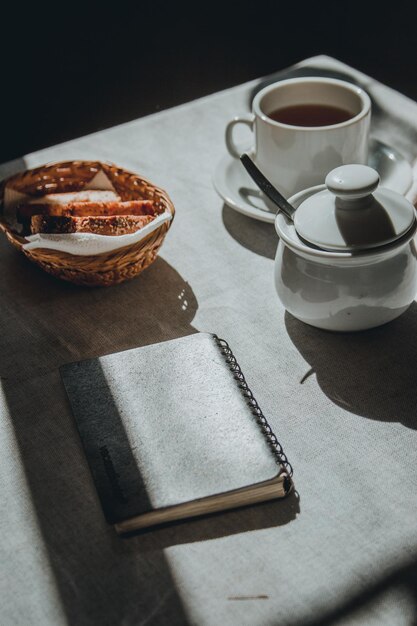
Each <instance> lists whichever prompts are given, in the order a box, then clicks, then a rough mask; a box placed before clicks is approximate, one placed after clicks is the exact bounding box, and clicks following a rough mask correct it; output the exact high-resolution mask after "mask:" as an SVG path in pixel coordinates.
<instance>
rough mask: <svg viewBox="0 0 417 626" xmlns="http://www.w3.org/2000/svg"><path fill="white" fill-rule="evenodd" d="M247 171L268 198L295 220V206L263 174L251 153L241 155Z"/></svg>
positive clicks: (290, 218) (289, 217)
mask: <svg viewBox="0 0 417 626" xmlns="http://www.w3.org/2000/svg"><path fill="white" fill-rule="evenodd" d="M240 160H241V161H242V163H243V165H244V167H245V169H246V171H247V172H248V174H249V176H250V177H251V178H252V180H253V181H255V183H256V184H257V186H258V187H259V189H260V190H261V191H263V192H264V194H265V195H266V196H268V198H269V199H270V200H271V201H272V202H273V203H274V204H276V205H277V207H278V208H279V209H281V211H282V212H283V213H284V214H285V215H286V216H287V217H288V219H289V220H291V221H292V222H293V221H294V213H295V208H294V207H293V206H292V205H291V204H290V203H289V202H288V200H286V199H285V198H284V196H283V195H282V194H281V193H280V192H279V191H278V189H276V188H275V187H274V186H273V185H272V183H270V182H269V180H268V179H267V178H266V177H265V176H264V175H263V174H262V172H261V170H260V169H259V168H258V167H257V166H256V165H255V163H254V162H253V161H252V159H251V158H250V156H249V155H247V154H242V156H241V157H240Z"/></svg>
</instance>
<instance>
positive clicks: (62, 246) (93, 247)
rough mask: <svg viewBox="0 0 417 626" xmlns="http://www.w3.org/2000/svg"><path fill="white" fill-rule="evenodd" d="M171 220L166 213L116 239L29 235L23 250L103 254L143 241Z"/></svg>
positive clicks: (69, 235) (89, 234)
mask: <svg viewBox="0 0 417 626" xmlns="http://www.w3.org/2000/svg"><path fill="white" fill-rule="evenodd" d="M171 219H172V215H171V213H170V212H169V211H165V212H164V213H161V215H158V216H157V217H156V218H155V219H154V220H153V221H152V222H150V223H149V224H146V226H144V227H143V228H141V229H140V230H138V231H136V232H135V233H131V234H129V235H118V236H115V237H113V236H110V235H96V234H94V233H68V234H63V235H48V234H44V233H38V234H36V235H28V236H27V237H26V239H27V240H28V242H29V243H25V244H23V248H24V249H25V250H34V249H36V248H47V249H49V250H60V251H61V252H68V253H69V254H76V255H81V256H89V255H91V254H103V253H105V252H111V251H112V250H117V249H118V248H124V247H125V246H129V245H130V244H132V243H137V242H138V241H141V239H144V237H146V236H147V235H149V233H152V232H153V231H154V230H156V229H157V228H158V227H159V226H160V225H161V224H163V223H164V222H169V221H170V220H171Z"/></svg>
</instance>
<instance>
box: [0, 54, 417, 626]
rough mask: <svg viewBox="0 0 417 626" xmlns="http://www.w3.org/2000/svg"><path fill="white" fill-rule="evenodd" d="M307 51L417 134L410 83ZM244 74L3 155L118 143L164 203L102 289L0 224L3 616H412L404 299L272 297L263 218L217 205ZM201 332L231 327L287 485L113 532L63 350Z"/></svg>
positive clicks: (35, 157) (402, 619)
mask: <svg viewBox="0 0 417 626" xmlns="http://www.w3.org/2000/svg"><path fill="white" fill-rule="evenodd" d="M306 65H307V66H313V67H324V68H334V69H335V70H337V71H342V72H347V73H348V74H350V75H353V76H354V77H356V78H357V79H358V80H360V81H361V82H362V83H363V85H364V87H365V88H366V89H367V90H368V92H369V93H370V94H371V96H372V97H373V100H374V118H373V133H374V134H375V135H376V136H378V137H379V138H380V139H382V140H384V141H394V142H395V145H396V147H397V148H398V149H400V150H402V151H403V153H404V154H406V155H407V157H408V158H410V159H411V158H412V157H413V156H414V155H415V154H416V152H417V149H416V146H417V143H416V139H417V104H415V103H414V102H412V101H411V100H409V99H407V98H405V97H403V96H401V95H400V94H398V93H396V92H394V91H392V90H390V89H388V88H387V87H385V86H383V85H381V84H379V83H376V82H375V81H373V80H372V79H370V78H369V77H367V76H364V75H362V74H360V73H358V72H356V71H354V70H352V69H351V68H348V67H347V66H345V65H343V64H340V63H339V62H338V61H336V60H333V59H330V58H328V57H316V58H313V59H309V60H307V61H305V62H304V63H303V64H301V67H305V66H306ZM298 69H299V68H298ZM258 82H259V81H253V82H251V83H248V84H245V85H242V86H239V87H236V88H232V89H229V90H227V91H224V92H221V93H218V94H215V95H212V96H209V97H206V98H203V99H201V100H197V101H195V102H191V103H189V104H185V105H182V106H179V107H177V108H174V109H171V110H168V111H164V112H161V113H157V114H155V115H151V116H150V117H147V118H143V119H139V120H136V121H133V122H130V123H128V124H125V125H122V126H119V127H115V128H112V129H109V130H106V131H102V132H99V133H96V134H94V135H90V136H87V137H82V138H80V139H76V140H74V141H71V142H69V143H65V144H62V145H58V146H55V147H52V148H48V149H46V150H42V151H40V152H37V153H35V154H30V155H27V156H25V157H24V158H22V159H19V160H17V161H15V162H12V163H9V164H5V165H3V166H2V167H1V168H0V173H1V175H2V176H5V175H6V174H9V173H11V172H13V171H17V170H19V169H22V167H33V166H35V165H39V164H42V163H44V162H47V161H52V160H61V159H73V158H83V159H101V160H111V161H114V162H116V163H118V164H120V165H121V166H123V167H126V168H128V169H129V168H130V169H132V170H134V171H138V172H140V173H142V174H144V175H145V176H147V177H149V178H150V179H151V180H152V181H154V182H155V183H156V184H158V185H160V186H162V187H163V188H165V189H166V190H167V191H168V192H169V194H170V195H171V197H172V200H173V202H174V204H175V206H176V209H177V216H176V219H175V222H174V225H173V227H172V229H171V230H170V232H169V233H168V236H167V238H166V241H165V243H164V246H163V248H162V251H161V254H160V256H159V258H158V259H157V261H156V262H155V263H154V264H153V265H152V266H151V267H150V268H149V269H148V270H146V271H145V272H144V273H143V274H142V275H141V276H139V277H138V278H137V279H134V280H132V281H131V282H127V283H125V284H122V285H119V286H117V287H114V288H109V289H99V288H97V289H87V288H82V287H77V286H74V285H70V284H66V283H65V282H61V281H58V280H55V279H53V278H52V277H50V276H48V275H47V274H45V273H43V272H42V271H41V270H39V269H38V268H37V267H35V266H34V265H32V264H30V263H29V262H28V261H27V260H26V259H25V258H24V257H23V255H20V254H19V253H18V252H17V251H15V250H14V249H13V248H12V247H11V246H10V245H9V244H8V242H7V241H6V238H5V237H2V238H1V239H0V256H1V268H2V271H1V273H0V355H1V357H0V376H1V381H0V382H1V393H0V416H1V420H0V482H1V514H0V537H1V541H0V590H1V591H0V622H1V624H2V625H3V626H9V625H10V626H11V625H13V626H16V625H20V624H22V625H26V624H42V625H49V624H51V625H54V626H56V625H59V624H71V625H72V624H74V625H75V624H76V625H77V626H78V625H84V624H100V625H101V626H102V625H105V624H111V625H114V624H123V625H124V626H127V625H133V624H135V625H137V624H146V625H150V624H158V625H159V624H163V625H164V624H169V625H170V626H173V625H175V624H187V623H189V624H199V625H200V624H202V625H216V626H217V625H239V626H242V625H248V626H255V625H261V624H262V625H275V624H280V625H281V624H288V625H296V624H297V625H298V624H303V625H306V624H330V623H335V621H336V620H337V619H341V622H340V623H343V624H353V623H355V624H367V625H369V624H378V625H380V624H389V625H390V626H392V625H394V624H411V623H414V622H415V620H416V619H417V606H416V603H415V596H416V573H417V560H416V559H417V536H416V501H417V469H416V468H417V463H416V453H415V450H416V445H417V431H416V429H417V415H416V408H415V407H416V400H417V367H416V356H417V349H416V337H417V306H416V305H415V304H413V305H412V306H411V308H410V309H409V311H408V312H407V313H405V314H404V315H403V316H402V317H401V318H399V319H398V320H396V321H394V322H392V323H391V324H390V325H387V326H386V327H382V328H379V329H374V330H372V331H367V332H364V333H359V334H356V335H337V334H331V333H326V332H323V331H319V330H317V329H314V328H311V327H308V326H305V325H303V324H302V323H300V322H298V321H297V320H295V319H294V318H292V317H291V316H289V315H288V314H286V313H285V311H284V310H283V308H282V306H281V305H280V303H279V301H278V299H277V296H276V294H275V290H274V285H273V257H274V253H275V249H276V245H277V238H276V235H275V232H274V229H273V227H272V226H271V225H269V224H263V223H260V222H257V221H254V220H251V219H250V218H247V217H245V216H243V215H241V214H239V213H237V212H235V211H233V210H232V209H230V208H228V207H227V206H223V203H222V201H221V200H220V199H219V197H218V196H217V195H216V193H215V191H214V189H213V186H212V182H211V177H212V173H213V171H214V168H215V166H216V164H217V162H218V160H219V159H220V158H221V156H222V155H223V153H224V150H225V148H224V139H223V134H224V128H225V124H226V122H227V121H228V120H229V119H230V118H231V117H233V116H234V115H235V114H237V113H239V112H243V111H245V110H246V109H247V108H248V102H249V97H250V93H251V91H252V90H253V89H254V88H256V87H257V85H258ZM195 331H207V332H215V333H217V334H218V335H219V336H221V337H224V338H225V339H226V340H227V341H228V342H229V343H230V345H231V347H232V349H233V351H234V352H235V354H236V357H237V359H238V361H239V362H240V365H241V367H242V369H243V371H244V372H245V374H246V378H247V380H248V383H249V385H250V386H251V388H252V389H253V391H254V394H255V395H256V397H257V399H258V402H259V404H260V405H261V407H262V409H263V411H264V413H265V415H266V416H267V417H268V419H269V421H270V422H271V425H272V427H273V429H274V431H275V432H276V433H277V435H278V438H279V439H280V440H281V442H282V444H283V446H284V449H285V451H286V452H287V454H288V456H289V458H290V460H291V462H292V464H293V466H294V470H295V474H294V478H295V484H296V489H297V493H296V494H293V495H292V496H291V497H289V498H288V499H286V500H285V501H280V502H272V503H265V504H262V505H259V506H256V507H250V508H247V509H244V510H239V511H233V512H228V513H225V514H221V515H218V516H216V517H212V518H208V519H200V520H195V521H192V522H186V523H183V524H180V525H178V526H170V527H167V528H162V529H159V530H157V531H154V532H148V533H146V534H143V535H140V536H137V537H135V538H131V539H128V540H122V539H120V538H118V537H117V536H116V535H115V533H114V531H113V529H112V528H111V527H109V526H107V525H106V523H105V521H104V519H103V516H102V512H101V509H100V506H99V502H98V499H97V496H96V493H95V490H94V487H93V484H92V480H91V477H90V474H89V470H88V466H87V463H86V460H85V458H84V455H83V452H82V449H81V445H80V441H79V438H78V434H77V432H76V429H75V425H74V422H73V418H72V415H71V412H70V409H69V406H68V403H67V400H66V397H65V393H64V389H63V386H62V383H61V380H60V377H59V373H58V369H57V368H58V367H59V366H60V365H61V364H63V363H67V362H70V361H74V360H78V359H82V358H90V357H94V356H97V355H102V354H105V353H109V352H114V351H117V350H123V349H127V348H132V347H136V346H141V345H145V344H149V343H153V342H155V341H162V340H166V339H171V338H174V337H179V336H183V335H186V334H189V333H192V332H195ZM338 623H339V622H338Z"/></svg>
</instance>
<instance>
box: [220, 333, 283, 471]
mask: <svg viewBox="0 0 417 626" xmlns="http://www.w3.org/2000/svg"><path fill="white" fill-rule="evenodd" d="M214 338H215V340H216V342H217V345H218V346H219V348H220V349H221V351H222V352H223V354H224V356H225V357H226V362H227V363H228V364H229V366H230V369H231V371H232V372H233V375H234V377H235V379H236V380H237V381H238V383H239V387H240V388H241V389H242V392H243V395H244V396H245V397H246V398H247V402H248V405H249V407H250V408H251V410H252V413H253V415H254V416H255V417H256V420H257V422H258V424H259V425H260V427H261V428H262V431H263V433H264V435H265V437H266V440H267V442H268V444H269V446H270V448H271V449H272V452H273V453H274V456H275V458H276V461H277V464H278V465H281V466H283V467H284V468H285V471H286V472H287V474H288V475H289V476H290V477H292V475H293V468H292V465H291V463H290V462H289V461H288V459H287V456H286V454H285V452H284V450H283V449H282V446H281V444H280V442H279V441H278V439H277V438H276V436H275V434H274V433H273V431H272V428H271V427H270V425H269V424H268V420H267V419H266V417H265V415H264V414H263V413H262V410H261V408H260V406H259V404H258V403H257V401H256V399H255V398H254V396H253V393H252V391H251V390H250V389H249V387H248V383H247V382H246V379H245V377H244V375H243V373H242V370H241V369H240V366H239V364H238V362H237V361H236V358H235V356H234V354H233V352H232V351H231V349H230V347H229V344H228V343H227V341H225V340H224V339H220V338H219V337H218V336H217V335H214Z"/></svg>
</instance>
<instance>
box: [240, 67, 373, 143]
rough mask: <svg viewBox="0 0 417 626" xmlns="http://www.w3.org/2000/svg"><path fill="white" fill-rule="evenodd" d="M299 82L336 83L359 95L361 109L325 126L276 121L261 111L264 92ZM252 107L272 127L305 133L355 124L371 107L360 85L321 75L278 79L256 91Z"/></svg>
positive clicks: (369, 100) (367, 96) (368, 98)
mask: <svg viewBox="0 0 417 626" xmlns="http://www.w3.org/2000/svg"><path fill="white" fill-rule="evenodd" d="M300 83H306V84H308V83H322V84H326V85H336V86H338V87H342V88H344V89H346V90H348V91H351V92H353V93H355V94H356V95H357V96H359V98H360V99H361V102H362V109H361V110H360V111H359V113H357V114H356V115H355V116H354V117H351V118H350V119H348V120H346V121H344V122H339V123H338V124H329V125H327V126H298V125H296V124H285V123H284V122H277V121H276V120H273V119H271V118H270V117H269V116H268V115H267V114H266V113H264V112H263V111H262V109H261V107H260V102H261V100H262V99H263V98H264V96H265V95H266V94H268V93H270V92H271V91H275V90H276V89H277V88H281V87H285V86H286V85H294V84H300ZM252 109H253V113H254V114H255V116H256V117H258V118H260V119H261V120H262V121H263V122H265V123H266V124H269V125H271V126H273V127H276V128H285V129H288V130H289V129H292V130H293V131H297V132H300V131H304V132H307V133H308V132H312V131H315V132H320V131H322V130H330V129H333V128H334V129H339V128H344V127H346V126H350V125H352V124H356V123H357V122H358V121H360V120H361V119H363V118H364V117H366V115H367V114H368V113H369V111H370V109H371V99H370V97H369V95H368V94H367V93H366V91H365V90H364V89H362V87H359V85H355V84H354V83H349V82H348V81H345V80H340V79H338V78H327V77H322V76H308V77H307V76H306V77H298V78H286V79H285V80H280V81H277V82H275V83H272V84H271V85H267V86H266V87H264V88H263V89H261V90H260V91H258V93H257V94H256V96H255V97H254V99H253V104H252Z"/></svg>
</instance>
